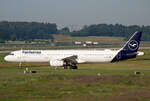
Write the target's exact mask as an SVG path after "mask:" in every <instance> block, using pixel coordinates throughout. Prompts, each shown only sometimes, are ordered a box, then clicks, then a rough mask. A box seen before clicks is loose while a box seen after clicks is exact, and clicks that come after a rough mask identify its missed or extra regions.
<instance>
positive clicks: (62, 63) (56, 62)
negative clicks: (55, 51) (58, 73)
mask: <svg viewBox="0 0 150 101" xmlns="http://www.w3.org/2000/svg"><path fill="white" fill-rule="evenodd" d="M50 65H51V66H55V67H57V66H63V65H64V62H63V61H61V60H51V61H50Z"/></svg>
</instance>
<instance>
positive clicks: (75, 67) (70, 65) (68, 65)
mask: <svg viewBox="0 0 150 101" xmlns="http://www.w3.org/2000/svg"><path fill="white" fill-rule="evenodd" d="M63 67H64V69H68V67H69V69H78V66H77V64H65V65H64V66H63Z"/></svg>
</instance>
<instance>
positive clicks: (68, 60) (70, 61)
mask: <svg viewBox="0 0 150 101" xmlns="http://www.w3.org/2000/svg"><path fill="white" fill-rule="evenodd" d="M77 58H78V57H77V55H73V56H69V57H65V58H63V59H61V60H63V61H65V62H67V63H75V64H76V63H77V61H76V59H77Z"/></svg>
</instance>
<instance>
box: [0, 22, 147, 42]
mask: <svg viewBox="0 0 150 101" xmlns="http://www.w3.org/2000/svg"><path fill="white" fill-rule="evenodd" d="M135 31H143V36H142V40H143V41H150V26H138V25H131V26H125V25H121V24H115V25H113V24H93V25H89V26H84V28H82V29H81V30H79V31H73V32H70V30H69V28H67V27H65V28H62V29H60V30H58V29H57V25H56V24H55V23H39V22H8V21H1V22H0V42H4V41H6V40H31V39H53V37H52V34H68V35H71V36H73V37H76V36H81V37H86V36H114V37H124V38H125V39H128V38H129V37H130V36H131V34H133V33H134V32H135Z"/></svg>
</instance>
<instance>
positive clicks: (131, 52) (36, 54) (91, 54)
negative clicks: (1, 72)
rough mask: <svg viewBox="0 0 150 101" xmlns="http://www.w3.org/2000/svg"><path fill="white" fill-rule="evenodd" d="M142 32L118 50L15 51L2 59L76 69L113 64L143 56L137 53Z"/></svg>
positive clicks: (136, 33)
mask: <svg viewBox="0 0 150 101" xmlns="http://www.w3.org/2000/svg"><path fill="white" fill-rule="evenodd" d="M141 36H142V32H139V31H137V32H135V33H134V34H133V35H132V37H131V38H130V39H129V41H127V42H126V44H125V45H124V46H123V47H122V48H121V49H119V50H109V49H105V50H17V51H13V52H11V53H10V54H9V55H7V56H6V57H4V59H5V61H8V62H19V63H20V64H19V65H21V63H23V62H40V63H41V62H48V63H49V64H50V66H54V67H64V69H67V68H68V67H69V68H70V69H78V67H77V64H80V63H110V62H111V63H113V62H118V61H122V60H127V59H132V58H136V57H137V56H142V55H144V52H139V51H138V49H139V45H140V41H141Z"/></svg>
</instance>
